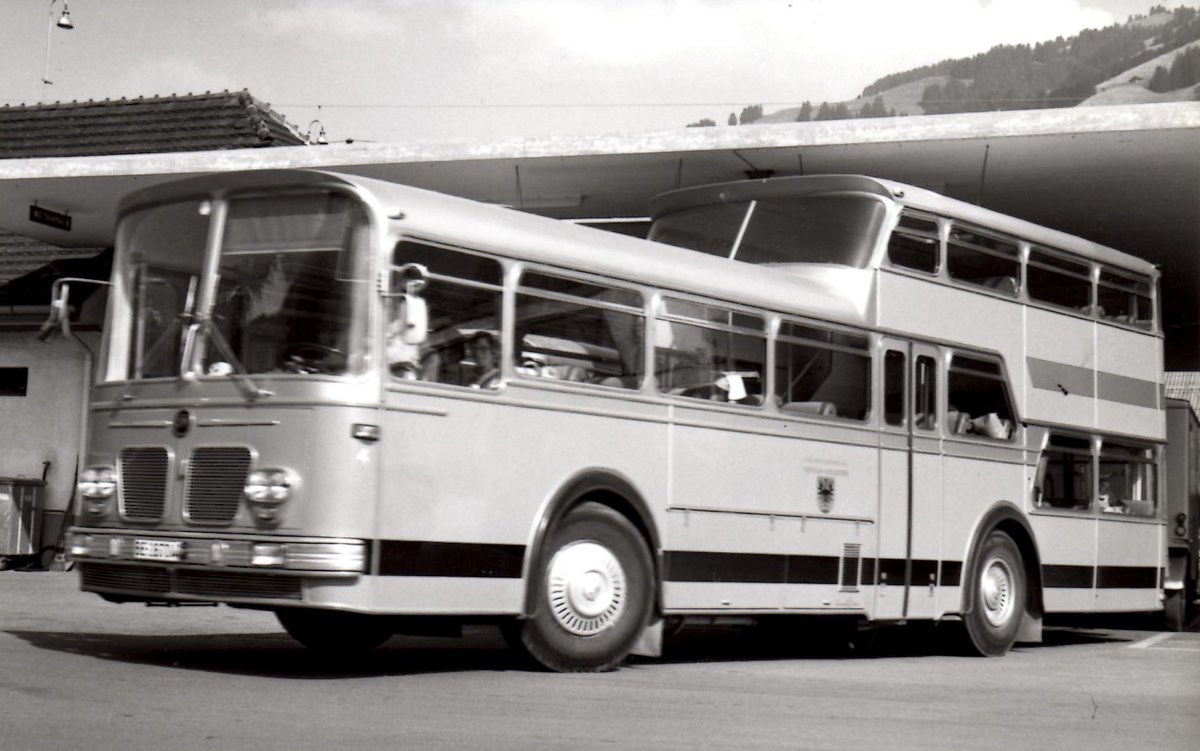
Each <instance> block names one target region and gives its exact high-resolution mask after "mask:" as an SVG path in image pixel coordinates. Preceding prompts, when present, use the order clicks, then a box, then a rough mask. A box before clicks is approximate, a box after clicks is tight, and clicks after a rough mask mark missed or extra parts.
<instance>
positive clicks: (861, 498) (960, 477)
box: [71, 171, 1164, 670]
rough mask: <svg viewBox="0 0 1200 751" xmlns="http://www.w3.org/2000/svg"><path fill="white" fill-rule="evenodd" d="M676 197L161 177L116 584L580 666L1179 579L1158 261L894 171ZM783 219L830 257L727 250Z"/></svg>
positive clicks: (88, 559) (132, 376) (137, 283)
mask: <svg viewBox="0 0 1200 751" xmlns="http://www.w3.org/2000/svg"><path fill="white" fill-rule="evenodd" d="M774 197H779V198H783V199H785V200H784V201H783V203H784V204H787V203H789V202H791V201H792V200H793V199H796V198H797V197H800V198H801V199H803V200H804V201H807V200H808V198H816V199H818V200H817V203H818V211H817V212H816V214H817V215H818V216H820V217H821V218H822V219H823V220H824V222H825V224H826V225H829V227H833V228H834V229H836V230H837V232H833V234H830V231H832V230H829V228H828V227H827V228H825V229H823V230H821V234H820V236H817V237H813V238H811V239H809V238H806V239H805V240H804V241H803V242H800V241H795V242H793V241H791V240H788V241H787V242H779V241H780V239H787V238H791V237H792V235H791V234H790V231H791V230H792V229H793V226H792V223H794V220H796V217H797V216H800V218H804V215H805V212H806V211H807V212H808V213H809V214H811V213H812V212H811V211H809V210H808V209H805V210H804V211H801V212H799V214H798V215H796V216H793V215H791V214H789V213H788V211H789V210H788V209H780V208H775V209H773V208H772V206H771V204H772V200H770V199H773V198H774ZM830 201H832V202H833V205H834V210H828V209H829V206H828V205H826V204H827V203H828V202H830ZM713 206H715V207H717V211H716V214H717V215H718V216H717V217H716V218H715V219H714V218H712V217H707V218H706V217H704V216H703V214H704V212H706V211H707V210H708V208H711V207H713ZM843 208H845V209H846V211H843ZM655 211H656V213H657V214H658V215H659V221H658V222H656V225H655V229H654V232H653V235H652V237H653V238H655V239H659V240H662V241H663V242H650V241H644V240H639V239H634V238H629V237H625V236H620V235H616V234H611V233H605V232H603V231H600V230H594V229H589V228H583V227H577V226H574V225H571V224H567V223H562V222H557V221H554V220H549V219H543V218H540V217H534V216H530V215H526V214H521V213H519V212H515V211H511V210H507V209H501V208H497V207H489V206H484V205H480V204H476V203H473V202H469V201H465V200H461V199H456V198H451V197H447V196H442V195H437V194H434V193H430V192H427V191H422V190H417V189H413V188H409V187H405V186H399V185H394V184H388V183H383V182H380V181H376V180H371V179H366V178H359V177H351V176H345V175H335V174H328V173H316V172H291V171H289V172H265V173H247V174H244V175H235V176H229V175H226V176H221V177H213V178H204V179H200V180H193V181H185V182H183V183H180V184H177V185H174V186H163V187H158V188H154V189H150V190H147V191H144V192H142V193H139V194H136V195H134V196H132V197H131V198H129V199H127V200H126V201H125V203H124V206H123V210H122V221H121V225H120V229H119V239H118V247H117V260H116V264H115V267H114V275H113V281H114V286H113V289H112V293H111V295H110V302H109V307H110V309H109V318H108V324H107V326H106V343H105V348H104V352H103V353H102V355H101V357H100V364H99V368H98V370H99V374H98V383H97V384H96V386H95V387H94V390H93V395H92V421H91V434H90V436H89V453H88V465H89V467H88V469H87V471H85V473H84V474H83V476H82V480H83V481H82V482H81V497H80V499H79V503H78V510H77V516H76V519H77V525H76V527H75V528H74V529H73V531H72V535H71V553H72V555H73V556H74V557H75V560H76V561H77V562H78V567H79V569H80V571H81V575H82V583H83V588H84V589H85V590H89V591H94V592H97V593H100V594H102V595H103V596H105V597H107V598H109V599H114V600H118V601H150V602H188V601H215V602H224V603H228V604H231V605H236V606H243V607H255V608H265V609H272V610H275V611H277V612H278V613H279V614H280V619H281V621H282V622H283V623H284V625H285V626H286V627H287V628H288V630H289V631H290V632H291V633H292V634H293V635H295V636H296V637H297V638H298V639H300V640H301V641H302V642H304V643H306V644H309V645H310V646H314V647H325V648H335V647H347V646H352V645H359V646H370V645H373V644H375V643H379V642H381V641H382V640H383V639H384V638H386V637H387V636H388V635H390V634H391V633H393V632H395V631H421V630H425V629H430V628H433V627H435V626H438V625H442V624H445V623H463V622H479V621H485V622H496V623H501V624H503V625H504V626H505V631H506V633H507V634H509V635H511V636H512V637H513V638H514V641H518V640H519V641H520V643H521V644H522V645H523V647H524V648H525V649H527V650H529V651H530V653H531V654H532V655H533V656H534V657H535V658H537V659H538V660H540V661H541V662H542V663H544V664H546V665H548V666H550V667H553V668H556V669H567V670H594V669H603V668H607V667H611V666H613V665H616V664H618V663H619V662H620V661H621V660H622V659H624V657H625V656H626V655H627V654H629V653H630V652H631V651H634V650H636V651H638V652H643V653H655V652H657V650H658V648H659V637H660V634H661V630H662V624H663V622H664V620H665V621H675V620H679V619H686V618H689V617H698V618H711V617H723V616H732V617H739V618H742V617H763V616H771V615H788V614H792V615H802V614H840V615H844V616H851V617H854V618H858V619H861V620H863V621H877V622H891V621H901V620H905V619H937V620H942V619H960V618H961V619H962V620H963V621H964V622H965V624H966V630H967V633H968V635H969V636H970V641H971V643H972V644H973V645H974V647H975V648H976V649H977V650H978V651H979V652H981V653H984V654H999V653H1003V652H1004V651H1006V650H1007V649H1008V648H1009V646H1011V644H1012V643H1013V641H1014V640H1015V639H1017V638H1018V636H1020V637H1021V638H1022V639H1036V638H1038V636H1039V633H1040V632H1039V629H1040V619H1041V616H1042V615H1043V614H1044V613H1047V612H1056V611H1063V612H1066V611H1083V612H1094V611H1135V610H1152V609H1156V608H1160V607H1161V596H1162V585H1161V567H1162V561H1163V556H1164V528H1163V519H1162V512H1161V509H1160V508H1159V506H1158V496H1157V485H1158V482H1159V481H1158V477H1157V471H1158V470H1157V467H1158V455H1159V452H1160V448H1159V446H1160V444H1161V442H1162V440H1163V438H1164V422H1163V416H1162V405H1161V403H1160V402H1159V400H1160V399H1161V396H1160V395H1159V389H1158V388H1157V387H1156V386H1155V384H1157V383H1158V382H1159V381H1160V380H1161V370H1162V358H1161V337H1160V334H1159V333H1158V326H1157V318H1156V315H1155V304H1156V299H1155V297H1154V295H1155V290H1156V289H1157V272H1155V271H1154V269H1152V268H1150V267H1149V266H1148V265H1147V264H1144V263H1142V262H1140V261H1137V260H1136V259H1133V258H1131V257H1128V256H1125V255H1123V254H1120V253H1117V252H1116V251H1113V250H1110V249H1106V248H1101V247H1099V246H1094V245H1091V244H1089V243H1084V242H1083V241H1081V240H1078V239H1076V238H1070V237H1067V236H1065V235H1060V234H1058V233H1052V232H1050V231H1048V230H1045V229H1042V228H1037V227H1034V226H1033V225H1029V224H1026V223H1023V222H1018V221H1016V220H1013V219H1011V218H1007V217H1002V216H1000V215H996V214H993V213H991V212H986V211H983V210H981V209H977V208H975V207H970V206H966V205H964V204H961V203H958V202H955V201H950V200H948V199H945V198H941V197H939V196H935V195H933V194H927V193H925V192H924V191H918V190H916V189H911V188H906V187H904V186H899V185H896V184H893V183H886V182H883V181H878V180H871V179H868V178H858V177H844V178H843V177H831V178H800V179H796V180H784V181H765V182H763V181H757V182H748V183H742V184H733V185H730V186H716V187H709V188H701V189H695V190H693V191H680V192H678V193H676V194H669V195H668V196H665V197H663V198H661V199H658V201H657V202H656V205H655ZM772 211H775V216H776V220H775V221H774V223H771V222H769V223H768V224H767V225H766V226H765V227H761V228H759V227H756V225H755V223H754V214H755V212H758V216H759V217H760V218H761V217H771V216H772ZM689 212H690V213H689ZM739 212H741V213H740V214H739ZM689 216H690V217H693V218H694V217H697V216H700V217H701V219H700V220H699V221H698V223H697V224H698V226H699V228H700V230H704V229H707V228H710V227H717V229H719V230H721V231H717V232H714V233H713V234H712V235H711V237H708V236H706V235H705V232H703V231H699V230H697V229H696V228H695V227H692V226H690V225H689V221H691V220H689V219H688V217H689ZM730 217H733V220H732V221H733V224H734V225H736V226H735V227H734V228H733V230H732V231H730V232H729V233H728V234H729V236H730V239H731V245H730V247H731V249H732V250H730V251H729V252H725V251H723V250H722V249H721V248H720V247H719V246H720V242H718V241H717V240H719V239H720V238H721V237H722V236H723V235H722V232H723V231H725V230H724V229H722V226H723V225H722V223H723V222H724V223H726V224H728V222H729V220H730ZM922 222H924V223H923V224H922ZM839 226H840V227H841V229H837V228H838V227H839ZM847 227H849V228H850V232H849V234H848V235H847V234H845V229H846V228H847ZM926 230H928V232H926ZM980 230H983V231H984V232H980ZM839 233H841V234H839ZM698 237H699V238H701V240H702V242H697V241H696V238H698ZM980 237H983V238H985V239H983V240H980ZM712 238H716V240H713V239H712ZM764 238H776V242H777V244H782V245H787V246H788V247H792V246H795V248H796V250H795V253H796V256H795V257H794V258H779V257H767V258H766V259H765V260H764V259H762V258H759V259H755V258H747V259H746V260H749V261H752V262H749V263H748V262H744V261H742V260H731V259H730V258H728V257H719V256H728V255H729V253H730V252H732V253H737V252H738V249H739V248H742V249H746V248H752V247H755V246H754V245H753V243H754V242H760V243H761V245H762V247H761V251H762V254H765V255H766V256H770V252H773V251H770V250H769V248H768V246H769V245H770V244H771V241H769V240H766V239H764ZM897 238H900V239H897ZM664 243H673V244H683V245H691V246H692V247H695V246H696V245H698V244H699V245H703V246H705V247H701V248H698V249H700V250H702V251H704V252H696V250H694V249H685V248H679V247H670V246H669V245H667V244H664ZM1005 243H1010V244H1011V248H1009V246H1008V245H1005ZM902 245H903V246H905V247H904V248H901V246H902ZM839 248H845V249H848V251H847V252H846V253H845V254H843V255H842V256H840V257H838V253H839V252H841V251H840V250H839ZM914 248H915V249H916V250H915V251H914ZM922 248H924V249H925V250H926V251H929V252H932V253H933V254H934V255H935V256H936V258H935V259H934V261H933V262H932V265H931V266H930V267H929V268H920V266H921V265H922V264H923V263H924V261H920V260H919V256H920V254H921V252H922ZM980 248H982V250H980ZM810 251H811V252H810ZM977 251H978V252H979V253H980V254H981V256H983V260H982V261H980V260H979V259H973V258H972V257H971V256H970V253H972V252H977ZM788 252H792V251H788ZM806 253H808V255H807V256H806V255H805V254H806ZM905 253H907V255H905ZM748 254H749V253H748ZM901 257H903V258H905V259H906V261H905V262H906V263H908V265H907V266H905V265H902V264H900V263H897V262H895V261H894V260H889V258H901ZM993 259H998V262H997V263H992V260H993ZM1014 259H1015V264H1014V263H1012V261H1013V260H1014ZM1039 263H1041V265H1040V266H1039V265H1038V264H1039ZM992 266H997V267H998V268H999V270H1001V271H1003V270H1005V269H1009V270H1011V271H1012V276H1013V277H1014V278H1013V280H1012V288H1011V290H1010V289H1008V288H1005V287H1003V286H990V285H991V284H992V283H991V282H990V281H985V280H984V279H983V277H982V276H981V274H983V273H984V272H988V271H993V270H996V269H993V268H991V267H992ZM1031 269H1035V270H1031ZM1043 272H1044V273H1043ZM1039 274H1041V275H1042V276H1046V275H1047V274H1048V275H1050V276H1051V277H1053V275H1054V274H1059V275H1060V276H1062V277H1063V278H1065V279H1068V280H1072V281H1071V283H1068V284H1064V285H1063V286H1065V287H1068V288H1070V287H1071V286H1072V284H1073V283H1074V282H1079V283H1080V284H1082V285H1083V286H1086V288H1087V289H1086V291H1084V292H1082V293H1080V292H1079V291H1078V290H1073V291H1072V290H1069V291H1068V293H1067V297H1068V298H1070V295H1074V294H1084V295H1085V296H1086V297H1087V300H1086V303H1085V306H1086V309H1083V308H1080V309H1076V308H1075V307H1074V306H1071V305H1068V304H1067V303H1066V302H1064V301H1063V300H1059V301H1057V302H1043V301H1040V300H1038V299H1034V298H1031V297H1030V294H1029V292H1030V289H1031V288H1034V287H1038V285H1040V284H1041V283H1042V282H1044V281H1045V280H1044V279H1041V278H1040V277H1039ZM972 275H973V276H972ZM1051 281H1053V279H1051ZM1047 286H1049V287H1053V286H1054V285H1053V284H1048V285H1047ZM1112 290H1116V291H1115V292H1113V291H1112ZM1068 301H1069V300H1068ZM1101 302H1108V303H1109V305H1108V308H1107V309H1106V308H1105V306H1104V305H1101ZM1119 305H1123V306H1124V307H1122V310H1121V312H1120V314H1119V315H1120V318H1119V319H1118V317H1117V314H1116V313H1114V312H1110V309H1111V310H1114V311H1115V310H1116V307H1118V306H1119ZM422 313H427V316H426V315H422Z"/></svg>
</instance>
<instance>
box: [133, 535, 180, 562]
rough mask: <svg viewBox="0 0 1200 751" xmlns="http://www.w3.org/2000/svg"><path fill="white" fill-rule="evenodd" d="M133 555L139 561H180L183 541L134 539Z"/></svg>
mask: <svg viewBox="0 0 1200 751" xmlns="http://www.w3.org/2000/svg"><path fill="white" fill-rule="evenodd" d="M133 557H134V558H137V559H138V560H141V561H181V560H183V541H182V540H140V539H135V540H134V541H133Z"/></svg>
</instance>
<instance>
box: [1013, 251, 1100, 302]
mask: <svg viewBox="0 0 1200 751" xmlns="http://www.w3.org/2000/svg"><path fill="white" fill-rule="evenodd" d="M1025 282H1026V284H1027V285H1028V289H1029V297H1030V298H1031V299H1033V300H1038V301H1040V302H1048V303H1050V304H1052V305H1058V306H1060V307H1064V308H1071V309H1073V310H1079V311H1084V312H1086V311H1089V310H1091V304H1092V277H1091V267H1090V266H1089V265H1088V264H1086V263H1083V262H1081V261H1075V260H1071V259H1069V258H1064V257H1062V256H1061V255H1058V254H1056V253H1053V252H1050V251H1047V250H1043V249H1041V248H1036V247H1035V248H1032V249H1031V250H1030V251H1029V263H1028V264H1027V265H1026V267H1025Z"/></svg>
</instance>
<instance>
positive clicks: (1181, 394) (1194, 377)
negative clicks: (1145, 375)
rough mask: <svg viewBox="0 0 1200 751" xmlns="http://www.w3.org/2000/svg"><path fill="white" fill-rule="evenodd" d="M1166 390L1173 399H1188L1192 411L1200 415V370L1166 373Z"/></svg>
mask: <svg viewBox="0 0 1200 751" xmlns="http://www.w3.org/2000/svg"><path fill="white" fill-rule="evenodd" d="M1165 380H1166V383H1165V386H1166V392H1167V396H1168V397H1170V398H1172V399H1186V400H1188V401H1189V402H1191V404H1192V411H1194V412H1195V413H1196V414H1197V415H1200V372H1196V371H1186V370H1181V371H1175V372H1169V373H1167V374H1166V379H1165Z"/></svg>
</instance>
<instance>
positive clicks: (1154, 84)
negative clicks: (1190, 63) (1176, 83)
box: [1146, 65, 1171, 94]
mask: <svg viewBox="0 0 1200 751" xmlns="http://www.w3.org/2000/svg"><path fill="white" fill-rule="evenodd" d="M1146 88H1147V89H1150V90H1151V91H1153V92H1156V93H1158V94H1162V93H1163V92H1167V91H1170V90H1171V73H1170V72H1169V71H1168V70H1167V69H1166V68H1164V67H1163V66H1161V65H1160V66H1158V67H1157V68H1155V69H1154V75H1152V76H1150V83H1148V84H1146Z"/></svg>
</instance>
